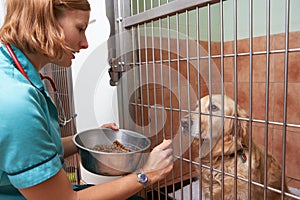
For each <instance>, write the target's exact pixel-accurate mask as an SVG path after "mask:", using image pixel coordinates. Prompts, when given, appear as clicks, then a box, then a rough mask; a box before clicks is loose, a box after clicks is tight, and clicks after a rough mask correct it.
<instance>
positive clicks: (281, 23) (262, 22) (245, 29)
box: [132, 0, 300, 42]
mask: <svg viewBox="0 0 300 200" xmlns="http://www.w3.org/2000/svg"><path fill="white" fill-rule="evenodd" d="M137 1H138V0H133V1H132V4H133V5H132V6H133V13H134V14H136V13H137ZM143 2H144V1H141V0H139V7H140V9H139V11H140V12H143V11H144V8H145V6H144V3H143ZM150 2H151V0H146V9H150V5H151V3H150ZM169 2H170V1H169ZM249 2H250V0H237V27H236V28H237V39H244V38H248V37H249V5H250V3H249ZM252 2H253V36H254V37H258V36H263V35H266V34H267V20H266V19H267V1H266V0H253V1H252ZM165 3H167V1H166V0H162V1H161V4H165ZM285 3H286V1H285V0H270V8H271V9H270V33H271V35H272V34H279V33H284V32H285V26H286V25H285V24H286V23H285V15H286V14H285V13H286V10H285V8H286V5H285ZM152 5H153V7H156V6H158V0H154V1H153V2H152ZM299 10H300V0H290V16H289V17H290V21H289V23H290V24H289V31H290V32H294V31H300V12H299ZM210 14H211V18H210V20H211V21H210V24H211V27H210V30H211V31H210V33H211V34H210V36H211V41H217V42H218V41H220V40H221V36H220V35H221V27H220V24H221V23H220V19H221V18H220V3H216V4H213V5H211V6H210ZM187 17H188V24H189V26H186V23H187V22H186V21H187V20H186V18H187ZM234 20H235V17H234V0H228V1H224V3H223V27H224V29H223V30H224V41H225V42H226V41H232V40H234V32H235V27H234ZM176 21H177V20H176V16H172V17H170V28H171V30H173V31H171V37H172V38H176V37H177V34H176V33H177V31H176V30H177V28H176V27H177V24H176ZM198 21H199V27H200V30H199V37H200V40H204V41H205V40H208V7H207V6H206V7H203V8H200V9H199V19H198ZM178 23H179V32H180V34H179V37H180V38H182V39H184V38H186V35H188V37H189V38H190V39H196V38H197V37H196V35H197V30H196V29H197V25H196V23H197V14H196V10H191V11H189V12H188V14H187V13H182V14H180V15H179V17H178ZM161 24H162V27H163V28H167V20H166V19H162V20H161ZM146 26H147V31H146V32H148V33H149V34H150V35H151V33H152V30H151V29H150V28H151V27H152V26H153V27H159V23H158V21H155V22H153V24H152V23H147V25H146ZM143 27H144V25H142V26H141V28H143ZM186 27H188V29H187V28H186ZM186 29H187V30H186ZM149 31H150V32H149ZM143 33H144V31H142V34H143ZM162 34H163V37H166V36H167V35H166V34H167V31H166V30H163V31H162ZM154 35H155V36H159V31H158V30H154Z"/></svg>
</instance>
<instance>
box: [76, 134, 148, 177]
mask: <svg viewBox="0 0 300 200" xmlns="http://www.w3.org/2000/svg"><path fill="white" fill-rule="evenodd" d="M115 140H118V141H119V142H120V143H121V144H123V145H124V146H125V147H126V148H129V149H130V150H131V152H126V153H107V152H100V151H95V150H92V148H94V147H95V146H96V145H111V144H113V142H114V141H115ZM73 142H74V143H75V145H76V146H77V147H78V148H79V154H80V157H81V162H82V165H83V167H84V168H85V169H87V170H88V171H90V172H92V173H95V174H99V175H106V176H120V175H125V174H128V173H130V172H133V171H135V170H136V169H137V168H139V167H141V164H142V162H141V160H142V159H141V158H142V157H143V155H144V154H145V152H146V151H147V149H149V147H150V144H151V142H150V140H149V139H148V138H147V137H145V136H143V135H141V134H139V133H136V132H133V131H130V130H124V129H120V130H119V131H113V130H112V129H104V128H97V129H91V130H87V131H83V132H80V133H77V134H76V135H74V137H73Z"/></svg>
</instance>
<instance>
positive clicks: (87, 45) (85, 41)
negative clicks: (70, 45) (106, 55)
mask: <svg viewBox="0 0 300 200" xmlns="http://www.w3.org/2000/svg"><path fill="white" fill-rule="evenodd" d="M88 47H89V43H88V41H87V39H86V35H84V37H83V40H82V41H81V43H80V48H81V49H87V48H88Z"/></svg>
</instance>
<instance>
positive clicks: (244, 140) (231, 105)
mask: <svg viewBox="0 0 300 200" xmlns="http://www.w3.org/2000/svg"><path fill="white" fill-rule="evenodd" d="M222 100H223V98H222V95H211V96H205V97H203V98H201V99H200V105H197V106H196V109H195V111H192V112H191V114H188V115H186V116H184V117H183V118H182V120H181V126H182V130H183V132H184V133H186V134H190V135H191V136H193V137H195V138H197V139H201V140H202V142H203V141H209V140H211V141H213V145H215V146H218V145H222V142H221V136H222V133H223V134H224V147H225V152H227V153H226V154H228V153H233V152H234V144H235V133H236V132H235V128H236V131H237V145H238V149H240V148H243V147H247V146H248V141H249V136H248V121H246V120H240V119H239V120H235V119H234V117H235V116H236V115H237V117H240V118H248V115H247V113H246V112H245V111H244V110H243V109H241V108H240V107H239V106H238V105H236V104H235V102H234V101H233V100H232V99H231V98H229V97H228V96H224V104H223V102H222ZM223 105H224V106H223ZM199 116H201V117H199ZM235 122H236V125H235ZM226 148H230V149H227V150H226ZM220 149H221V148H220Z"/></svg>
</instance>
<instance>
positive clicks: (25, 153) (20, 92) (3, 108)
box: [0, 44, 64, 199]
mask: <svg viewBox="0 0 300 200" xmlns="http://www.w3.org/2000/svg"><path fill="white" fill-rule="evenodd" d="M11 46H12V49H13V51H14V52H15V54H16V56H17V58H18V60H19V62H20V63H21V65H22V66H23V68H24V70H25V72H26V73H27V75H28V77H29V79H30V81H31V83H30V82H29V81H28V80H27V79H26V78H25V77H24V76H23V75H22V74H21V73H20V72H19V71H18V69H17V68H16V67H15V66H14V62H13V60H12V58H11V57H10V55H9V53H8V51H7V49H6V47H5V45H2V44H0V199H2V198H1V195H2V197H5V199H9V198H8V197H9V195H11V196H12V197H15V198H12V199H22V197H21V195H20V193H18V190H16V189H18V188H28V187H31V186H34V185H37V184H39V183H41V182H43V181H45V180H47V179H49V178H51V177H52V176H54V175H55V174H57V173H58V171H59V170H60V169H61V168H62V167H63V164H62V163H61V158H62V157H63V154H64V152H63V146H62V142H61V135H60V128H59V124H58V113H57V109H56V107H55V105H54V103H53V101H52V100H51V97H50V95H49V94H48V92H47V91H46V88H45V86H44V84H43V82H42V80H41V79H40V75H39V73H38V72H37V71H36V69H35V68H34V67H33V65H32V64H31V62H30V61H29V60H28V59H27V58H26V56H25V55H24V54H23V53H22V52H21V51H20V50H19V49H17V48H16V47H14V46H13V45H11ZM16 193H18V194H16Z"/></svg>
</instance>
